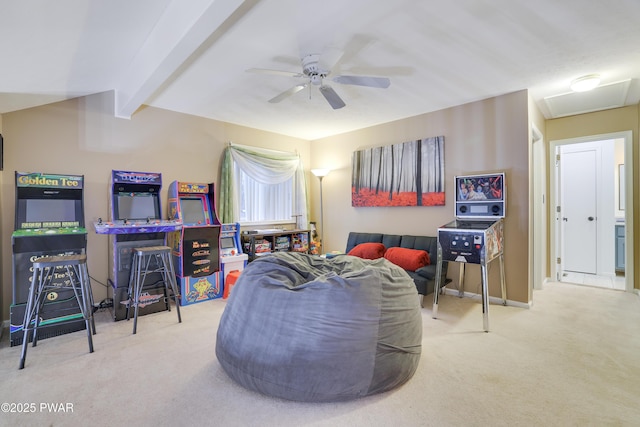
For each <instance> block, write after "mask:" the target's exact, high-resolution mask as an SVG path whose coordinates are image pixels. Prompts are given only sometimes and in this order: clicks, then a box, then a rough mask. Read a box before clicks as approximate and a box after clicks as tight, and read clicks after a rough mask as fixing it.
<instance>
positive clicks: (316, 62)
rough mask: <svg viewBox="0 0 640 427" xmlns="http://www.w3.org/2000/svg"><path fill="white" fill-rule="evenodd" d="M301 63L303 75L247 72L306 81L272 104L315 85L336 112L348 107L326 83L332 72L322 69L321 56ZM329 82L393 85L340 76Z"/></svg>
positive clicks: (382, 80) (386, 81) (375, 79)
mask: <svg viewBox="0 0 640 427" xmlns="http://www.w3.org/2000/svg"><path fill="white" fill-rule="evenodd" d="M301 63H302V73H295V72H289V71H281V70H268V69H263V68H251V69H249V70H247V71H248V72H252V73H265V74H275V75H279V76H288V77H293V78H297V79H299V78H303V79H306V82H305V83H302V84H297V85H295V86H293V87H292V88H290V89H287V90H286V91H284V92H282V93H281V94H279V95H277V96H275V97H273V98H271V99H270V100H269V102H270V103H278V102H280V101H282V100H284V99H286V98H288V97H290V96H291V95H293V94H295V93H297V92H300V91H301V90H302V89H304V88H307V87H309V88H311V85H313V86H318V89H319V90H320V93H321V94H322V96H324V98H325V99H326V100H327V102H328V103H329V105H331V107H332V108H333V109H334V110H337V109H339V108H342V107H344V106H345V105H346V104H345V102H344V101H343V100H342V98H340V95H338V93H337V92H336V91H335V90H334V89H333V88H332V87H331V86H329V85H327V84H326V83H325V79H327V78H328V76H329V75H330V74H331V70H326V69H324V68H322V67H321V65H320V55H315V54H314V55H307V56H305V57H303V58H302V60H301ZM329 80H331V81H332V82H335V83H339V84H344V85H355V86H366V87H373V88H381V89H386V88H388V87H389V86H390V85H391V82H390V81H389V79H388V78H386V77H372V76H350V75H338V76H335V77H332V78H330V79H329Z"/></svg>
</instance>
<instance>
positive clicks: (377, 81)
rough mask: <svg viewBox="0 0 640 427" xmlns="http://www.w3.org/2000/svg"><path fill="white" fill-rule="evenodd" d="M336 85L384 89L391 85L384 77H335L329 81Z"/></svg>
mask: <svg viewBox="0 0 640 427" xmlns="http://www.w3.org/2000/svg"><path fill="white" fill-rule="evenodd" d="M331 80H332V81H334V82H336V83H340V84H343V85H358V86H367V87H377V88H382V89H386V88H388V87H389V85H391V81H390V80H389V79H388V78H386V77H370V76H335V77H333V78H332V79H331Z"/></svg>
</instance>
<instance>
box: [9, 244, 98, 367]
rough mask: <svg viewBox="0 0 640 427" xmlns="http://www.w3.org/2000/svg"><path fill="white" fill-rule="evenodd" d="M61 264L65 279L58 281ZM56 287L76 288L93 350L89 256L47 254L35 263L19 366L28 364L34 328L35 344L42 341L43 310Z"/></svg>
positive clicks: (94, 330) (76, 294)
mask: <svg viewBox="0 0 640 427" xmlns="http://www.w3.org/2000/svg"><path fill="white" fill-rule="evenodd" d="M59 268H62V269H64V271H65V274H66V276H65V280H64V281H63V282H61V281H60V280H58V281H56V282H55V283H54V281H53V279H54V277H56V271H59ZM58 274H59V273H58ZM66 278H68V280H67V279H66ZM52 289H57V290H60V289H73V294H74V295H75V297H76V301H78V307H79V308H80V312H81V313H82V317H83V318H84V321H85V323H86V327H87V339H88V341H89V353H93V339H92V338H91V335H92V334H95V333H96V324H95V321H94V319H93V292H92V290H91V283H90V282H89V272H88V271H87V256H86V255H84V254H82V255H60V256H51V257H43V258H40V259H38V260H37V261H35V262H34V263H33V276H32V278H31V286H30V287H29V297H28V298H27V307H26V310H25V312H24V321H23V323H22V329H23V331H24V336H23V338H22V354H21V355H20V368H19V369H23V368H24V362H25V360H26V358H27V346H28V343H29V335H31V332H33V346H34V347H35V346H36V345H37V344H38V326H39V325H40V310H42V306H43V305H44V302H45V299H46V296H47V294H48V291H50V290H52Z"/></svg>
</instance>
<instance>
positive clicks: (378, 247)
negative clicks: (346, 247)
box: [347, 242, 386, 259]
mask: <svg viewBox="0 0 640 427" xmlns="http://www.w3.org/2000/svg"><path fill="white" fill-rule="evenodd" d="M385 250H386V248H385V247H384V245H383V244H382V243H373V242H369V243H360V244H359V245H357V246H355V247H354V248H353V249H351V250H350V251H349V253H348V254H347V255H353V256H357V257H360V258H364V259H378V258H382V257H383V256H384V252H385Z"/></svg>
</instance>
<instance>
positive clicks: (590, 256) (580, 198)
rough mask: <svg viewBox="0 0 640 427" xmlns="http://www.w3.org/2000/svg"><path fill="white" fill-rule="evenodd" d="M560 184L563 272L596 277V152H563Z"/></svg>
mask: <svg viewBox="0 0 640 427" xmlns="http://www.w3.org/2000/svg"><path fill="white" fill-rule="evenodd" d="M560 183H561V205H560V219H561V221H562V225H561V228H562V231H561V233H562V242H563V245H562V246H563V247H562V255H561V257H562V265H563V269H564V270H566V271H573V272H580V273H590V274H596V268H597V255H596V254H597V248H598V247H597V225H596V224H597V217H596V212H597V191H596V189H597V181H596V151H595V150H585V151H576V152H564V153H562V154H561V156H560Z"/></svg>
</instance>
